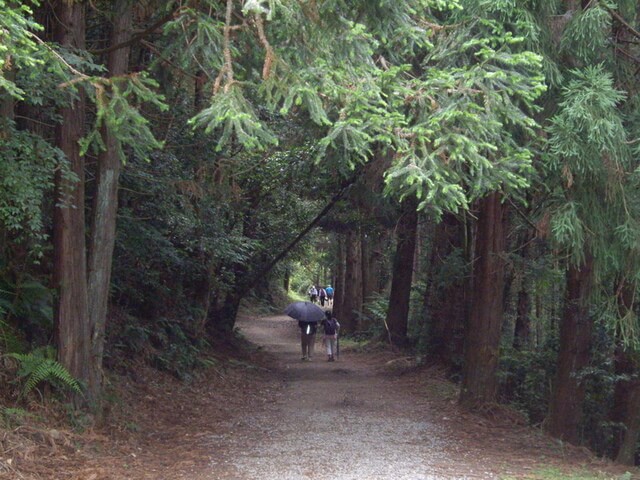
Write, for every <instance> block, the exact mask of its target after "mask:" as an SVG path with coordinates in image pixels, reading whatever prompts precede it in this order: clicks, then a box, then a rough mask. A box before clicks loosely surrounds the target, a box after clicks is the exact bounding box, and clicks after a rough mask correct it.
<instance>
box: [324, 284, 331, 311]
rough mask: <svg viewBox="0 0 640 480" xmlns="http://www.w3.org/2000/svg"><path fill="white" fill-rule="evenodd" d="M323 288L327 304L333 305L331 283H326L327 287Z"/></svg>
mask: <svg viewBox="0 0 640 480" xmlns="http://www.w3.org/2000/svg"><path fill="white" fill-rule="evenodd" d="M324 290H325V292H327V306H329V307H333V287H332V286H331V285H327V288H325V289H324Z"/></svg>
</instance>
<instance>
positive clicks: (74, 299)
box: [53, 1, 93, 403]
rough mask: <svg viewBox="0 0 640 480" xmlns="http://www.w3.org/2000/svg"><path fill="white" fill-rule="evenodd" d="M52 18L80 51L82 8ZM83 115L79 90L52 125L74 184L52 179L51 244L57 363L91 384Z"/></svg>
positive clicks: (65, 42) (63, 8)
mask: <svg viewBox="0 0 640 480" xmlns="http://www.w3.org/2000/svg"><path fill="white" fill-rule="evenodd" d="M56 18H57V20H58V24H57V26H56V40H57V41H58V43H60V44H61V45H62V46H65V47H69V48H79V49H82V48H84V46H85V7H84V4H83V3H81V2H67V1H65V2H63V1H59V2H57V4H56ZM84 115H85V101H84V93H83V92H82V90H80V91H79V92H78V97H77V98H76V99H75V100H74V101H73V103H72V104H71V105H70V106H68V107H66V108H63V109H62V110H61V111H60V117H61V120H60V125H58V126H57V127H56V144H57V145H58V147H59V148H60V149H61V150H62V151H63V152H64V153H65V155H66V156H67V158H68V160H69V164H70V169H71V171H72V172H73V173H74V174H75V175H76V176H77V181H70V180H69V179H68V178H65V177H63V176H62V175H61V174H60V173H57V175H56V207H55V210H54V219H53V221H54V231H53V243H54V284H55V286H56V288H57V291H58V299H57V300H58V301H57V305H56V312H55V319H54V322H55V336H56V343H57V346H58V357H59V361H60V363H62V365H64V366H65V367H66V368H67V369H68V370H69V372H70V373H71V374H72V375H73V376H74V377H76V378H77V379H79V380H81V381H82V382H85V383H87V384H89V383H90V382H91V381H92V379H93V375H92V374H91V365H92V358H91V355H92V352H91V331H90V328H89V310H88V298H87V271H86V244H85V216H84V158H83V157H82V156H81V155H80V147H79V144H78V142H79V140H80V138H81V137H82V134H83V131H84ZM78 400H79V399H76V403H77V401H78Z"/></svg>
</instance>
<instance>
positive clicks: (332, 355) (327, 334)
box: [322, 310, 340, 362]
mask: <svg viewBox="0 0 640 480" xmlns="http://www.w3.org/2000/svg"><path fill="white" fill-rule="evenodd" d="M324 314H325V316H326V318H324V319H323V320H322V327H323V328H324V338H323V339H322V341H323V342H324V345H325V347H326V349H327V362H333V361H335V359H336V357H337V356H338V349H337V347H338V332H339V331H340V324H339V323H338V320H337V319H335V318H334V317H333V314H332V312H331V310H327V311H326V312H324Z"/></svg>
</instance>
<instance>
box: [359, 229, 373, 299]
mask: <svg viewBox="0 0 640 480" xmlns="http://www.w3.org/2000/svg"><path fill="white" fill-rule="evenodd" d="M373 241H374V239H373V238H372V236H371V235H368V234H366V233H364V232H362V234H361V236H360V246H361V249H362V298H363V300H364V301H365V302H366V301H367V298H368V297H369V295H371V293H372V292H374V291H375V281H376V276H375V270H374V269H375V264H374V262H373V260H372V259H373V256H374V247H373Z"/></svg>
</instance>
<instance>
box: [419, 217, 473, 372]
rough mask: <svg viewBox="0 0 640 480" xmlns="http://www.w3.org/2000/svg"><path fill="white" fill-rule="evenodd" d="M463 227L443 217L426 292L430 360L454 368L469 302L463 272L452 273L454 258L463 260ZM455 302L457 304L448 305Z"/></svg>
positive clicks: (433, 250)
mask: <svg viewBox="0 0 640 480" xmlns="http://www.w3.org/2000/svg"><path fill="white" fill-rule="evenodd" d="M464 251H465V226H464V224H463V223H462V222H461V221H460V220H458V218H456V216H455V215H453V214H451V213H445V214H444V215H443V217H442V221H441V222H440V223H439V224H438V225H437V226H436V229H435V234H434V239H433V247H432V249H431V255H430V260H429V275H428V277H427V282H428V285H427V288H426V290H425V295H426V298H425V316H427V318H429V324H430V328H429V333H428V336H429V349H428V352H429V356H430V357H431V358H432V359H435V360H437V361H438V362H440V363H442V364H443V365H445V366H446V367H447V368H450V369H451V368H454V367H455V366H456V365H458V366H459V365H460V359H461V358H462V355H463V351H464V350H463V332H464V323H465V311H466V305H467V302H468V300H467V299H468V292H467V288H466V286H467V285H466V282H465V277H466V270H462V271H451V267H450V265H449V263H450V262H451V260H452V258H453V256H454V255H460V256H461V257H462V258H463V259H466V255H465V254H464ZM451 299H456V301H451Z"/></svg>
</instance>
